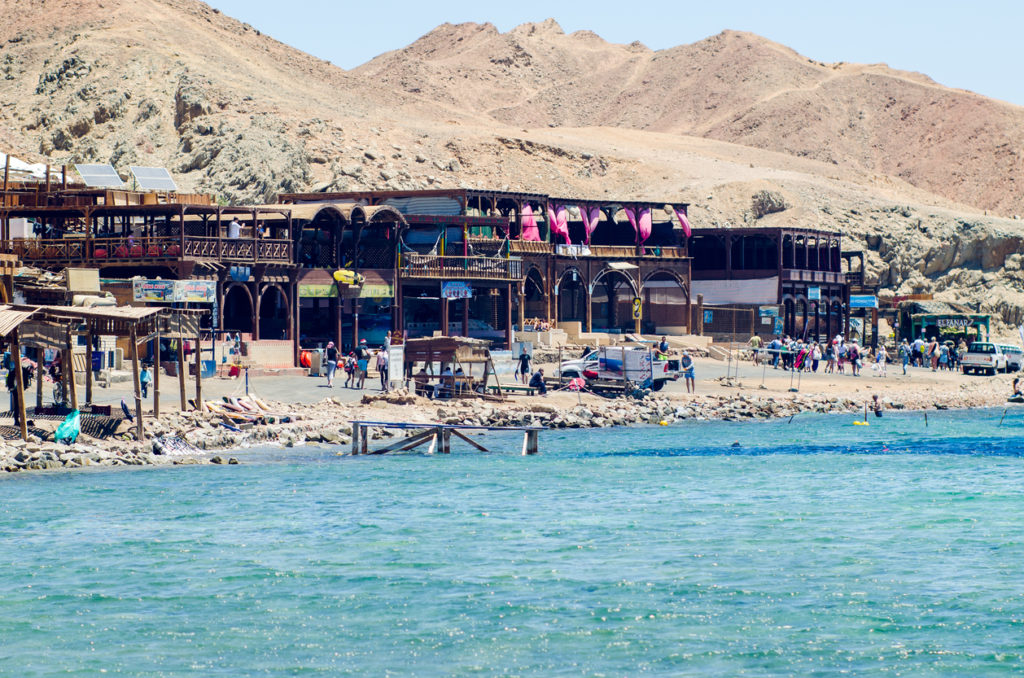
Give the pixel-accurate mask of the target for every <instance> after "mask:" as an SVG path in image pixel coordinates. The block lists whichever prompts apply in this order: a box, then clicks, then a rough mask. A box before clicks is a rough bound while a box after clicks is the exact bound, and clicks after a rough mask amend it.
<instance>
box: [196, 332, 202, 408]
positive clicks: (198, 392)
mask: <svg viewBox="0 0 1024 678" xmlns="http://www.w3.org/2000/svg"><path fill="white" fill-rule="evenodd" d="M201 338H202V335H201V334H200V333H199V332H198V331H197V332H196V409H197V410H199V411H200V412H202V411H203V351H202V347H203V345H202V343H200V339H201Z"/></svg>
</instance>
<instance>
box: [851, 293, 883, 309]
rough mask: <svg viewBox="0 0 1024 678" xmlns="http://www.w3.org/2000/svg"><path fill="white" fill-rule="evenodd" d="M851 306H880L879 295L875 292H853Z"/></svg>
mask: <svg viewBox="0 0 1024 678" xmlns="http://www.w3.org/2000/svg"><path fill="white" fill-rule="evenodd" d="M850 308H878V297H876V296H875V295H873V294H851V295H850Z"/></svg>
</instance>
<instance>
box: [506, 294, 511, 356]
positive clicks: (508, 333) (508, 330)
mask: <svg viewBox="0 0 1024 678" xmlns="http://www.w3.org/2000/svg"><path fill="white" fill-rule="evenodd" d="M505 350H507V351H511V350H512V283H509V284H508V285H506V286H505Z"/></svg>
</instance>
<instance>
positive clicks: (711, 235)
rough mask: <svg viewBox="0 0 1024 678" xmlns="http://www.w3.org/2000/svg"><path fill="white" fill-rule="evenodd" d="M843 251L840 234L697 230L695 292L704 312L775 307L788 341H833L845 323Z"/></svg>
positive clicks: (799, 230)
mask: <svg viewBox="0 0 1024 678" xmlns="http://www.w3.org/2000/svg"><path fill="white" fill-rule="evenodd" d="M841 247H842V236H841V235H840V234H839V233H834V232H829V231H821V230H816V229H809V228H806V229H805V228H695V229H693V232H692V235H691V237H690V254H691V256H692V257H693V290H694V294H695V295H696V294H700V295H701V296H702V298H703V303H704V304H705V305H709V306H734V307H737V306H738V307H743V306H749V307H752V308H757V307H777V312H778V315H779V317H781V318H782V329H783V332H784V333H786V334H789V335H791V336H793V335H797V336H803V335H806V336H817V337H822V338H824V337H829V336H833V335H835V334H837V333H840V332H845V331H846V327H847V321H848V318H849V295H850V293H849V285H848V283H847V277H846V274H845V273H844V272H843V257H842V254H843V253H842V249H841ZM763 333H764V334H772V330H768V329H766V330H765V332H763Z"/></svg>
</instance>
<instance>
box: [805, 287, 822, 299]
mask: <svg viewBox="0 0 1024 678" xmlns="http://www.w3.org/2000/svg"><path fill="white" fill-rule="evenodd" d="M807 300H808V301H820V300H821V288H820V287H808V288H807Z"/></svg>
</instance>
